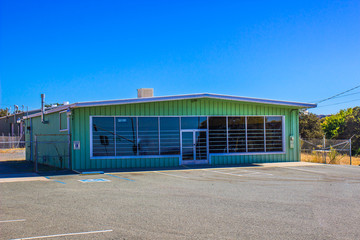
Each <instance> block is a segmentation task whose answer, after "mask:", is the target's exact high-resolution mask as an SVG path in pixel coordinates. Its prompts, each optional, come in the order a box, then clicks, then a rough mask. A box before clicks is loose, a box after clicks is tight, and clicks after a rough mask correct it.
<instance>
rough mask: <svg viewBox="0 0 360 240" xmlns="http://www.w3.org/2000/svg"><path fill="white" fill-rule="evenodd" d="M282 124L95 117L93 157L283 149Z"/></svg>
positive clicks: (278, 120)
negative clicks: (188, 142) (199, 138)
mask: <svg viewBox="0 0 360 240" xmlns="http://www.w3.org/2000/svg"><path fill="white" fill-rule="evenodd" d="M283 128H284V124H283V117H282V116H248V117H246V116H228V117H227V116H213V117H204V116H201V117H200V116H199V117H120V116H117V117H96V116H94V117H92V128H91V129H92V130H91V131H92V132H91V136H92V139H91V143H92V155H91V156H92V157H101V156H103V157H104V156H112V157H134V156H144V155H147V156H167V155H177V156H180V155H181V153H182V156H185V155H186V153H185V152H184V151H185V150H186V151H190V153H189V154H191V152H192V154H193V158H195V157H194V156H195V155H194V154H195V150H194V149H200V147H201V151H202V153H201V154H202V155H201V159H204V158H206V155H207V154H241V153H259V152H270V153H271V152H274V153H275V152H283V151H285V147H284V143H283V141H284V136H283V134H284V130H283ZM194 134H195V135H194ZM196 134H200V135H201V134H202V135H203V137H202V138H201V139H202V141H201V144H199V142H198V141H197V140H196V141H195V140H194V139H198V137H197V135H196ZM187 135H189V136H190V138H191V139H192V140H191V141H192V143H191V144H192V145H191V146H189V147H186V146H184V144H186V139H185V138H184V137H186V136H187ZM200 135H199V136H200ZM181 136H182V142H181V141H180V139H181ZM190 138H189V139H190ZM200 145H201V146H200ZM181 149H182V150H181ZM196 151H197V150H196ZM204 154H205V155H204ZM195 159H197V158H195Z"/></svg>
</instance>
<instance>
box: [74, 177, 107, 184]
mask: <svg viewBox="0 0 360 240" xmlns="http://www.w3.org/2000/svg"><path fill="white" fill-rule="evenodd" d="M79 181H80V182H83V183H91V182H111V181H110V180H107V179H103V178H95V179H83V180H79Z"/></svg>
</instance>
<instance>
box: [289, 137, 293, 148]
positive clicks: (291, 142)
mask: <svg viewBox="0 0 360 240" xmlns="http://www.w3.org/2000/svg"><path fill="white" fill-rule="evenodd" d="M290 148H294V136H290Z"/></svg>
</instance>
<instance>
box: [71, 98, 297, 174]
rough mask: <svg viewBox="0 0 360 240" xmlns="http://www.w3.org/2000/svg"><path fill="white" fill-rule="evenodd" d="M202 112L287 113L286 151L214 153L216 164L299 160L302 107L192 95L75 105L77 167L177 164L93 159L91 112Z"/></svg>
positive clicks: (174, 160)
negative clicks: (299, 114) (108, 103)
mask: <svg viewBox="0 0 360 240" xmlns="http://www.w3.org/2000/svg"><path fill="white" fill-rule="evenodd" d="M96 115H109V116H114V115H115V116H192V115H194V116H199V115H205V116H208V115H214V116H222V115H232V116H242V115H261V116H263V115H283V116H285V136H286V141H285V142H286V154H266V155H237V156H212V158H211V163H212V164H216V165H226V164H240V163H263V162H284V161H299V159H300V151H299V146H300V145H299V134H298V133H299V129H298V123H299V122H298V109H297V108H293V107H286V106H275V105H269V104H254V103H244V102H237V101H229V100H216V99H190V100H177V101H166V102H153V103H136V104H127V105H113V106H99V107H84V108H75V109H73V110H72V120H71V128H72V141H80V143H81V148H80V150H72V151H73V154H72V156H73V159H72V163H73V165H72V167H73V169H100V168H145V167H174V166H178V165H179V159H178V157H173V158H131V159H123V158H122V159H114V158H109V159H90V126H89V120H90V116H96ZM290 134H293V136H294V137H295V145H294V149H290V148H289V145H290V144H289V136H290Z"/></svg>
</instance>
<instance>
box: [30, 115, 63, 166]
mask: <svg viewBox="0 0 360 240" xmlns="http://www.w3.org/2000/svg"><path fill="white" fill-rule="evenodd" d="M45 120H46V122H47V123H42V122H41V117H40V116H39V117H34V118H32V119H31V120H30V119H27V120H25V127H26V131H25V141H26V142H27V143H26V159H27V160H31V159H35V157H36V155H37V156H38V163H42V164H46V165H51V166H55V167H60V168H64V167H67V162H68V158H66V159H64V158H65V157H64V155H69V146H68V143H67V142H66V141H67V139H68V138H67V136H66V135H67V134H68V132H67V131H60V118H59V113H58V112H56V113H52V114H46V115H45ZM27 127H31V128H32V130H31V131H30V130H29V129H28V128H27ZM30 134H32V136H31V135H30ZM39 134H56V135H63V136H38V137H37V139H36V137H35V136H36V135H39ZM31 139H32V141H33V149H32V158H31V148H30V140H31ZM36 140H37V141H38V143H37V146H36V144H35V141H36ZM36 152H37V153H38V154H36ZM59 156H60V157H61V158H62V160H61V161H60V160H59Z"/></svg>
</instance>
